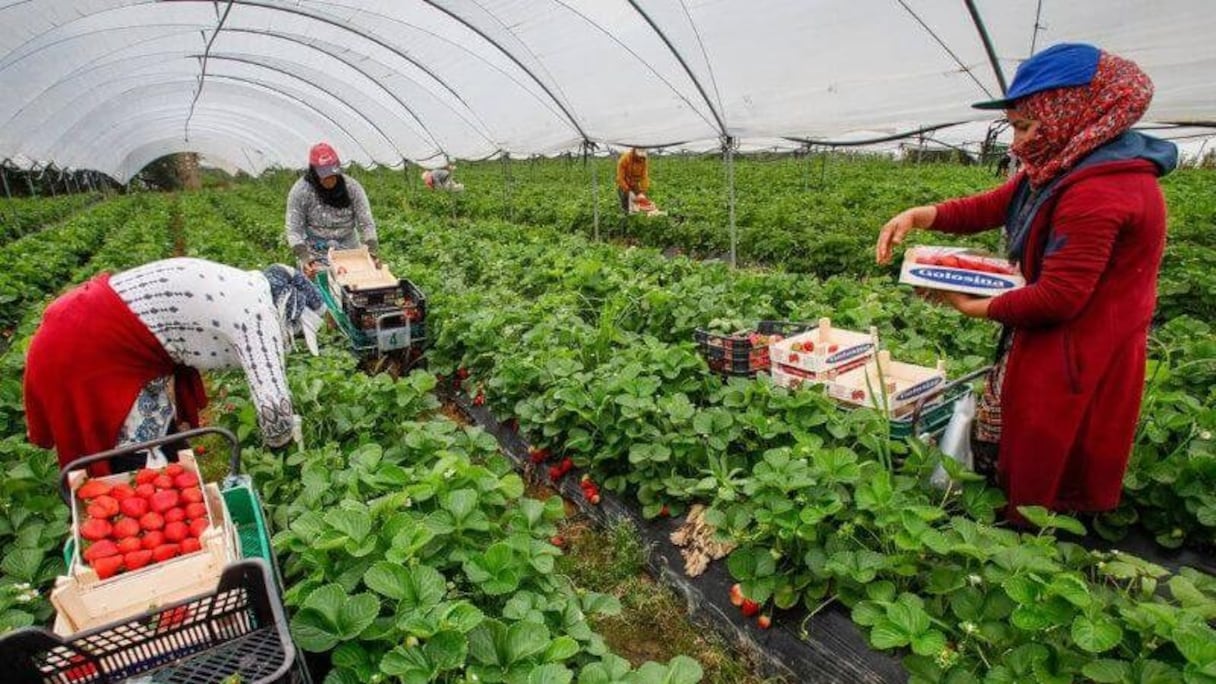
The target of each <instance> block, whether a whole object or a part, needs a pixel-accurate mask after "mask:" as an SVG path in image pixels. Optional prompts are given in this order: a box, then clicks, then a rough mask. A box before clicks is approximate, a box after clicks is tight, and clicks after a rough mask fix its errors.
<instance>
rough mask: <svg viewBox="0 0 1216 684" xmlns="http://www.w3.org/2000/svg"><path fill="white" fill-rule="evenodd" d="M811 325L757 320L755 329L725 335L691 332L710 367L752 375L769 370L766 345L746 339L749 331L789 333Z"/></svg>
mask: <svg viewBox="0 0 1216 684" xmlns="http://www.w3.org/2000/svg"><path fill="white" fill-rule="evenodd" d="M814 326H815V324H814V323H803V322H797V321H760V323H759V324H758V325H757V326H756V329H755V330H741V331H739V332H735V333H730V334H725V335H724V334H720V333H714V332H710V331H708V330H704V329H702V328H697V329H696V330H695V331H693V334H692V336H693V339H694V340H696V342H697V349H698V350H699V351H700V352H701V356H703V357H704V358H705V363H707V364H708V365H709V370H710V371H712V372H714V373H717V374H719V375H724V376H733V377H746V378H752V377H755V376H756V373H758V372H768V369H769V354H768V347H769V345H768V344H755V343H753V342H752V341H751V340H750V339H748V338H749V336H750V335H752V334H754V333H758V334H761V335H781V336H782V337H789V336H790V335H797V334H798V333H802V332H806V331H807V330H810V329H811V328H813V327H814Z"/></svg>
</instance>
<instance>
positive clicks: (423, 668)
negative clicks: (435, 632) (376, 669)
mask: <svg viewBox="0 0 1216 684" xmlns="http://www.w3.org/2000/svg"><path fill="white" fill-rule="evenodd" d="M380 670H381V671H382V672H383V673H384V674H386V675H389V676H391V677H399V678H400V679H401V681H403V682H410V683H411V684H414V683H415V682H417V683H419V684H421V683H422V682H429V681H431V680H432V679H433V678H434V677H435V676H436V675H437V671H436V669H435V668H434V667H432V665H431V664H430V663H429V662H427V659H426V655H424V654H423V652H422V649H421V648H417V647H415V648H405V647H404V646H398V647H396V648H394V649H393V650H391V651H389V652H388V653H386V654H384V657H383V658H381V659H380Z"/></svg>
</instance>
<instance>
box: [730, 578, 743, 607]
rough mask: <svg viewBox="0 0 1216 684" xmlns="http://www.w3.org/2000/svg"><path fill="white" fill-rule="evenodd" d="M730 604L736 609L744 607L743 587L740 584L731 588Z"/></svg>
mask: <svg viewBox="0 0 1216 684" xmlns="http://www.w3.org/2000/svg"><path fill="white" fill-rule="evenodd" d="M730 604H731V605H732V606H735V607H736V608H737V607H739V606H742V605H743V587H741V586H739V585H738V584H732V585H731V587H730Z"/></svg>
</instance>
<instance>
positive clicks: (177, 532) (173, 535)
mask: <svg viewBox="0 0 1216 684" xmlns="http://www.w3.org/2000/svg"><path fill="white" fill-rule="evenodd" d="M189 534H190V528H189V527H186V523H184V522H171V523H168V524H166V525H165V540H166V541H169V542H172V543H174V544H176V543H178V542H180V541H181V540H183V539H185V538H186V536H187V535H189Z"/></svg>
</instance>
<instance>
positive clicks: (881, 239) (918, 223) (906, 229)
mask: <svg viewBox="0 0 1216 684" xmlns="http://www.w3.org/2000/svg"><path fill="white" fill-rule="evenodd" d="M936 219H937V207H934V206H925V207H913V208H911V209H907V210H904V211H901V212H899V213H898V214H896V215H895V217H894V218H892V219H891V220H890V221H887V224H886V225H885V226H883V227H882V231H881V232H880V233H879V234H878V244H877V245H876V246H875V248H874V258H875V260H876V261H877V262H878V263H880V264H889V263H891V255H892V252H893V251H894V248H895V245H898V244H902V243H903V241H904V236H906V235H907V234H908V233H910V232H912V231H913V230H917V229H924V228H931V227H933V222H934V221H935V220H936Z"/></svg>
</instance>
